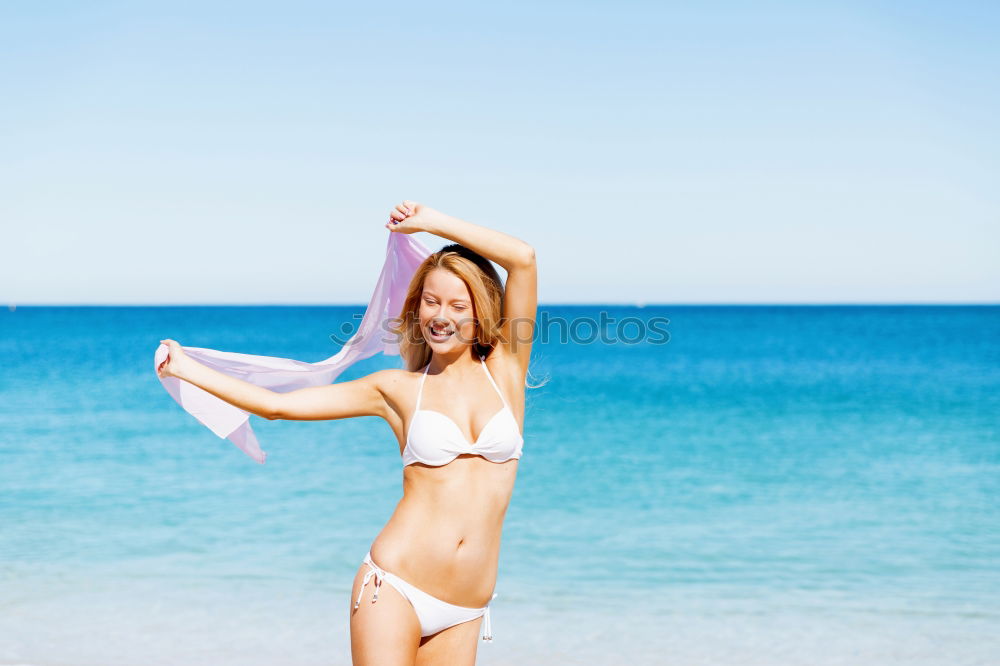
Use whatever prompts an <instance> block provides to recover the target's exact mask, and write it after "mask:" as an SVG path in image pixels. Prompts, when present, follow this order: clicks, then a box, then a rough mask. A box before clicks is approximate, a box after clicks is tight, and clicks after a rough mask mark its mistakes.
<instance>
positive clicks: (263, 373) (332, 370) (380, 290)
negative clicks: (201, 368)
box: [153, 231, 431, 464]
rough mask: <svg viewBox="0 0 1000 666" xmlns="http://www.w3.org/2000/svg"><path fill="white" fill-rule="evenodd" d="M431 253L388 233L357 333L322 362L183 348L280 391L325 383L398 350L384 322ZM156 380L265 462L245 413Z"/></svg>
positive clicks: (169, 380) (175, 382) (157, 358)
mask: <svg viewBox="0 0 1000 666" xmlns="http://www.w3.org/2000/svg"><path fill="white" fill-rule="evenodd" d="M430 254H431V251H430V250H429V249H427V248H426V247H425V246H424V245H423V243H421V242H420V241H418V240H417V239H415V238H413V237H412V236H410V235H408V234H403V233H399V232H392V231H390V232H389V241H388V243H387V246H386V253H385V264H383V266H382V273H381V274H380V275H379V278H378V283H377V284H376V285H375V293H373V294H372V297H371V300H370V301H369V303H368V308H367V309H366V310H365V314H364V317H363V318H362V319H361V325H360V326H359V327H358V332H357V333H355V334H354V335H353V336H352V337H351V339H350V340H348V341H347V342H346V343H345V344H344V346H343V348H342V349H341V350H340V351H339V352H337V353H336V354H334V355H333V356H331V357H330V358H328V359H326V360H325V361H319V362H317V363H306V362H304V361H295V360H292V359H288V358H277V357H274V356H256V355H253V354H237V353H235V352H224V351H216V350H214V349H203V348H201V347H184V352H185V353H186V354H187V355H188V356H190V357H191V358H193V359H195V360H197V361H199V362H201V363H204V364H205V365H207V366H208V367H210V368H214V369H215V370H218V371H219V372H223V373H225V374H227V375H230V376H232V377H237V378H239V379H242V380H243V381H247V382H250V383H251V384H256V385H257V386H263V387H264V388H268V389H271V390H272V391H278V392H280V393H286V392H288V391H294V390H295V389H299V388H305V387H307V386H322V385H324V384H330V383H332V382H333V381H334V380H335V379H336V378H337V375H339V374H340V373H341V372H343V371H344V370H345V369H346V368H348V367H350V366H351V365H352V364H354V363H356V362H357V361H360V360H362V359H365V358H368V357H369V356H373V355H375V354H377V353H379V352H382V353H383V354H385V355H387V356H394V355H398V354H399V341H398V339H396V336H394V335H393V334H391V333H390V332H389V331H388V327H387V325H386V324H387V321H388V320H389V319H391V318H393V317H398V316H399V315H400V312H401V310H402V308H403V300H404V299H405V298H406V291H407V289H408V288H409V286H410V280H411V279H412V277H413V274H414V273H415V272H416V270H417V267H418V266H419V265H420V264H421V262H423V260H424V259H426V258H427V257H428V256H429V255H430ZM167 351H168V349H167V346H166V345H162V344H161V345H160V346H159V347H157V348H156V354H155V355H154V358H153V372H156V368H157V367H158V366H159V365H160V363H162V362H163V360H164V359H165V358H166V357H167ZM157 379H159V380H160V383H161V384H163V388H165V389H166V390H167V392H168V393H169V394H170V395H171V396H172V397H173V399H174V400H176V401H177V404H179V405H180V406H181V407H182V408H183V409H184V410H186V411H187V412H188V413H189V414H191V415H192V416H193V417H195V418H196V419H198V420H199V421H201V423H202V424H203V425H205V426H207V427H208V429H209V430H211V431H212V432H214V433H215V434H216V435H218V436H219V437H224V438H226V439H228V440H229V441H231V442H232V443H233V444H235V445H236V446H238V447H239V448H240V449H242V450H243V451H244V452H245V453H246V454H247V455H248V456H250V457H251V458H253V459H254V460H256V461H257V462H259V463H261V464H264V459H265V458H266V457H267V453H265V452H264V451H261V449H260V445H259V443H258V442H257V436H256V435H254V432H253V429H252V428H251V427H250V412H246V411H244V410H242V409H240V408H238V407H235V406H233V405H231V404H229V403H228V402H226V401H224V400H222V399H221V398H217V397H216V396H214V395H212V394H211V393H209V392H207V391H204V390H202V389H200V388H198V387H197V386H195V385H194V384H190V383H188V382H185V381H182V380H180V379H177V378H176V377H166V378H160V377H159V375H157Z"/></svg>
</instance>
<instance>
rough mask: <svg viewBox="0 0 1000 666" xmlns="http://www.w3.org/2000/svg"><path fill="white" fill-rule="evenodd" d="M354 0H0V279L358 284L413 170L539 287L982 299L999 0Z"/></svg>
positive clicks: (9, 297)
mask: <svg viewBox="0 0 1000 666" xmlns="http://www.w3.org/2000/svg"><path fill="white" fill-rule="evenodd" d="M360 4H361V3H350V4H347V3H344V4H336V3H319V2H282V3H261V2H233V3H212V2H170V3H152V2H147V3H135V2H120V3H115V2H87V3H81V2H13V3H3V5H2V6H0V99H2V100H3V102H2V103H0V225H2V228H3V241H4V242H3V247H4V252H3V261H0V302H6V303H14V304H29V303H95V304H96V303H129V304H133V303H149V304H156V303H363V302H366V301H367V298H368V296H369V295H370V293H371V289H372V287H373V285H374V280H375V278H376V277H377V274H378V270H379V268H380V265H381V261H382V257H383V253H384V249H385V240H386V238H385V237H386V235H387V234H388V233H389V232H388V231H386V230H385V229H384V228H383V226H382V225H383V223H384V221H385V219H386V218H387V214H388V211H389V209H390V208H391V207H392V206H393V205H395V203H396V202H398V201H400V200H402V199H404V198H408V199H414V200H417V201H421V202H423V203H426V204H428V205H430V206H433V207H435V208H439V209H441V210H443V211H445V212H448V213H450V214H452V215H456V216H458V217H462V218H465V219H468V220H471V221H474V222H477V223H481V224H485V225H488V226H493V227H496V228H499V229H501V230H502V231H505V232H507V233H510V234H512V235H515V236H518V237H520V238H523V239H524V240H526V241H528V242H529V243H531V244H532V245H534V246H535V248H536V252H537V256H538V260H539V280H540V285H539V298H540V301H541V302H542V303H755V302H756V303H825V302H837V303H865V302H906V303H908V302H998V301H1000V260H998V259H1000V120H998V119H1000V83H998V82H1000V46H998V43H1000V42H998V40H997V39H996V35H997V34H1000V10H998V9H997V8H996V7H997V5H996V3H991V2H979V3H972V2H952V3H929V2H909V3H900V2H894V3H886V2H863V3H862V2H858V3H851V2H836V3H834V2H830V3H808V2H782V3H778V2H756V3H750V2H717V3H676V4H675V3H669V2H659V3H634V2H614V3H611V2H600V3H597V2H573V3H542V4H538V3H534V2H532V3H520V2H514V3H511V2H505V3H491V4H489V5H486V4H476V5H472V4H471V3H453V4H440V3H406V4H391V3H372V4H367V5H365V6H363V7H362V6H360ZM418 237H419V238H420V239H421V240H422V241H423V242H425V243H426V244H427V245H429V246H430V247H432V248H433V249H437V248H438V247H440V246H441V245H443V244H445V243H446V242H447V241H445V240H444V239H439V238H437V237H434V236H430V235H428V234H419V235H418Z"/></svg>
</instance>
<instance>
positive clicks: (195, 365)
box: [176, 357, 278, 419]
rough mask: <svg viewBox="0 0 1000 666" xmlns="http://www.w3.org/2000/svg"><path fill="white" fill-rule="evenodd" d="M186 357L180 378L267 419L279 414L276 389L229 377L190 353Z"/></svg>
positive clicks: (178, 375)
mask: <svg viewBox="0 0 1000 666" xmlns="http://www.w3.org/2000/svg"><path fill="white" fill-rule="evenodd" d="M186 361H187V362H186V363H185V364H184V366H183V369H182V370H181V371H180V372H179V373H178V374H177V375H176V376H177V378H178V379H183V380H184V381H186V382H188V383H191V384H194V385H195V386H197V387H198V388H201V389H204V390H205V391H208V392H209V393H211V394H212V395H214V396H216V397H217V398H221V399H223V400H225V401H226V402H228V403H229V404H231V405H234V406H236V407H239V408H240V409H242V410H244V411H247V412H250V413H251V414H256V415H257V416H263V417H264V418H266V419H273V418H276V416H275V414H276V412H275V404H276V400H275V396H277V395H278V394H277V393H275V392H274V391H271V390H269V389H266V388H263V387H262V386H257V385H255V384H251V383H250V382H245V381H243V380H242V379H237V378H236V377H230V376H229V375H226V374H223V373H221V372H219V371H218V370H214V369H212V368H210V367H208V366H207V365H204V364H202V363H199V362H198V361H196V360H194V359H193V358H190V357H188V358H187V359H186Z"/></svg>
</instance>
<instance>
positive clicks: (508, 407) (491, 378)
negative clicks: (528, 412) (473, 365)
mask: <svg viewBox="0 0 1000 666" xmlns="http://www.w3.org/2000/svg"><path fill="white" fill-rule="evenodd" d="M479 362H480V363H482V364H483V370H485V371H486V376H487V377H489V378H490V384H493V388H495V389H496V390H497V395H498V396H500V400H501V402H503V406H504V407H506V408H507V409H510V405H508V404H507V399H506V398H504V397H503V393H501V392H500V387H499V386H497V383H496V382H495V381H493V375H491V374H490V369H489V368H487V367H486V357H485V356H483V355H480V356H479Z"/></svg>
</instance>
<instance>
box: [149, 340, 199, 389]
mask: <svg viewBox="0 0 1000 666" xmlns="http://www.w3.org/2000/svg"><path fill="white" fill-rule="evenodd" d="M160 344H161V345H166V346H167V349H168V350H169V351H168V352H167V357H166V358H165V359H163V362H162V363H160V365H159V366H158V367H157V368H156V374H157V376H158V377H160V378H161V379H164V378H166V377H177V378H180V376H181V373H182V371H183V368H184V367H186V366H187V364H188V363H190V361H191V357H190V356H188V355H187V354H185V353H184V349H183V348H182V347H181V346H180V343H178V342H177V341H176V340H171V339H169V338H167V339H166V340H160Z"/></svg>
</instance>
